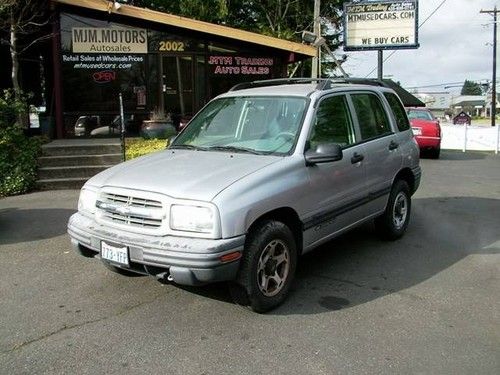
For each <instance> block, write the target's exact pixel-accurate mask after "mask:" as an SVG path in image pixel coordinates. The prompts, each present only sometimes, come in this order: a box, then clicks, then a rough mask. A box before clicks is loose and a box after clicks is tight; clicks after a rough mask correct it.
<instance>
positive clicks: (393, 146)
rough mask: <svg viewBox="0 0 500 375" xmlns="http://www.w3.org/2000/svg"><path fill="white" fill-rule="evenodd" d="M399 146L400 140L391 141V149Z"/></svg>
mask: <svg viewBox="0 0 500 375" xmlns="http://www.w3.org/2000/svg"><path fill="white" fill-rule="evenodd" d="M398 147H399V143H398V142H394V141H391V143H389V150H390V151H392V150H395V149H397V148H398Z"/></svg>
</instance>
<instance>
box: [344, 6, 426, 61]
mask: <svg viewBox="0 0 500 375" xmlns="http://www.w3.org/2000/svg"><path fill="white" fill-rule="evenodd" d="M417 22H418V1H417V0H407V1H370V2H361V3H347V4H345V5H344V50H346V51H356V50H379V49H399V48H418V32H417V30H418V29H417Z"/></svg>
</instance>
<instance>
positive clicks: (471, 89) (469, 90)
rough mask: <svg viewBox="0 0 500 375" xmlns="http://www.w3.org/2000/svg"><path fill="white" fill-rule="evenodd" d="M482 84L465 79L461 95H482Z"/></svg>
mask: <svg viewBox="0 0 500 375" xmlns="http://www.w3.org/2000/svg"><path fill="white" fill-rule="evenodd" d="M482 94H483V90H482V89H481V85H480V84H479V83H477V82H474V81H469V80H467V79H466V80H465V82H464V85H463V86H462V91H461V92H460V95H482Z"/></svg>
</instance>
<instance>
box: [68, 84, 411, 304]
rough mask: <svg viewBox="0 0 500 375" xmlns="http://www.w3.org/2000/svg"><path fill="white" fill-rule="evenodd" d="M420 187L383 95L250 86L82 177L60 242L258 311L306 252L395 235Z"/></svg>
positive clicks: (276, 299) (123, 268) (397, 114)
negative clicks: (214, 291)
mask: <svg viewBox="0 0 500 375" xmlns="http://www.w3.org/2000/svg"><path fill="white" fill-rule="evenodd" d="M419 183H420V166H419V149H418V146H417V144H416V142H415V140H414V137H413V133H412V129H411V127H410V123H409V121H408V117H407V114H406V112H405V109H404V107H403V105H402V104H401V101H400V100H399V98H398V97H397V95H396V94H395V93H394V91H392V90H391V89H388V88H385V87H382V86H377V85H364V84H359V83H356V82H355V81H350V80H338V81H337V80H322V79H318V80H314V79H297V80H289V79H285V80H272V81H260V82H252V83H246V84H240V85H238V86H235V87H234V88H233V89H232V90H231V91H229V92H227V93H225V94H223V95H220V96H218V97H217V98H215V99H213V100H212V101H210V102H209V103H208V104H207V105H206V106H205V107H204V108H203V109H202V110H201V111H200V112H199V113H198V114H197V115H196V116H195V117H194V118H193V119H192V120H191V122H190V123H189V124H188V125H187V127H186V128H185V129H184V130H183V131H182V132H181V133H180V134H179V135H178V136H177V137H176V138H175V139H174V140H173V141H172V142H171V144H170V146H169V147H168V148H167V149H166V150H164V151H160V152H157V153H154V154H150V155H147V156H144V157H141V158H138V159H134V160H131V161H128V162H125V163H122V164H120V165H117V166H115V167H112V168H110V169H107V170H105V171H104V172H101V173H99V174H98V175H96V176H94V177H93V178H91V179H90V180H89V181H88V182H87V183H86V184H85V185H84V187H83V188H82V190H81V193H80V199H79V202H78V212H77V213H75V214H74V215H73V216H71V218H70V220H69V223H68V232H69V234H70V236H71V242H72V244H73V246H74V248H75V249H76V250H77V251H78V252H79V253H80V254H81V255H83V256H86V257H97V258H100V259H101V260H102V262H103V263H104V264H105V265H106V266H107V267H108V268H109V269H111V270H112V271H114V272H118V273H120V274H123V275H130V274H131V273H141V274H148V275H154V276H156V277H157V278H158V279H160V280H162V281H170V282H173V283H177V284H181V285H201V284H205V283H211V282H218V281H229V286H230V291H231V294H232V295H233V297H234V298H235V300H236V301H237V302H238V303H244V304H246V305H248V306H250V307H251V308H252V309H253V310H254V311H257V312H264V311H267V310H269V309H272V308H273V307H275V306H277V305H278V304H280V303H281V302H282V301H283V300H284V299H285V297H286V295H287V293H288V291H289V289H290V286H291V284H292V281H293V278H294V274H295V270H296V267H297V262H298V261H299V258H300V256H301V255H302V254H304V253H306V252H309V251H311V250H312V249H314V248H315V247H317V246H319V245H321V244H323V243H325V242H326V241H329V240H331V239H332V238H334V237H335V236H338V235H339V234H341V233H343V232H345V231H347V230H349V229H351V228H353V227H355V226H357V225H360V224H362V223H364V222H366V221H368V220H375V227H376V229H377V232H378V233H379V234H380V235H381V236H382V237H384V238H386V239H389V240H394V239H397V238H399V237H401V236H402V235H403V234H404V232H405V231H406V228H407V226H408V222H409V219H410V209H411V196H412V194H413V193H414V192H415V191H416V190H417V188H418V186H419ZM332 247H334V245H333V244H332Z"/></svg>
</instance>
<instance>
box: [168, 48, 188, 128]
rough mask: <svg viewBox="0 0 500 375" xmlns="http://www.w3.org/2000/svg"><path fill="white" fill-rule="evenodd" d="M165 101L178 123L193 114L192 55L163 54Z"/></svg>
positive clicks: (169, 111) (175, 121)
mask: <svg viewBox="0 0 500 375" xmlns="http://www.w3.org/2000/svg"><path fill="white" fill-rule="evenodd" d="M162 65H163V103H164V108H165V113H170V114H171V116H172V119H173V120H174V123H176V125H177V124H178V123H179V121H180V120H181V119H182V118H183V117H186V116H192V115H193V110H194V108H193V102H194V87H193V82H194V79H193V58H192V56H185V55H180V56H163V64H162Z"/></svg>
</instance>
